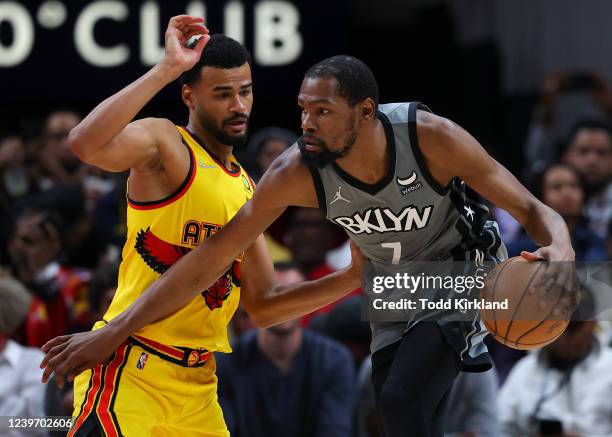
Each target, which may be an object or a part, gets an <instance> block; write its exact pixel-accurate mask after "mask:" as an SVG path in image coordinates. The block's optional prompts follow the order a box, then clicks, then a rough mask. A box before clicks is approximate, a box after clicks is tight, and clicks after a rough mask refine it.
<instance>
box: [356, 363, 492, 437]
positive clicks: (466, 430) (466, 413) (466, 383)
mask: <svg viewBox="0 0 612 437" xmlns="http://www.w3.org/2000/svg"><path fill="white" fill-rule="evenodd" d="M358 383H359V400H358V406H357V437H379V436H380V437H382V435H383V434H382V430H381V429H380V428H379V424H378V420H377V417H376V408H375V405H374V387H373V385H372V360H371V358H370V357H368V358H366V359H365V360H364V362H363V365H362V366H361V369H360V370H359V376H358ZM445 402H446V405H445V407H444V409H445V422H444V435H445V436H446V437H486V436H491V437H497V436H498V435H499V420H498V418H497V416H498V408H497V377H496V373H495V369H491V370H489V371H487V372H484V373H466V372H461V373H459V376H457V379H455V382H454V383H453V386H452V388H451V390H450V391H449V393H448V395H447V398H446V401H445Z"/></svg>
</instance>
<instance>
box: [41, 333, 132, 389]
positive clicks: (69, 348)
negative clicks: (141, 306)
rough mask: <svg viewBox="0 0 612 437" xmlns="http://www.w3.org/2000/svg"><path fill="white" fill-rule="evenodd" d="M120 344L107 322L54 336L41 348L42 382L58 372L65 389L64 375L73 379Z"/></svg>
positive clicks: (57, 378)
mask: <svg viewBox="0 0 612 437" xmlns="http://www.w3.org/2000/svg"><path fill="white" fill-rule="evenodd" d="M120 344H121V341H117V339H116V338H115V337H114V336H113V335H112V332H111V330H109V329H108V325H107V326H106V327H104V328H101V329H98V330H96V331H86V332H80V333H77V334H72V335H62V336H61V337H55V338H54V339H52V340H50V341H48V342H47V343H45V344H44V345H43V347H42V348H41V349H42V351H43V352H44V353H45V357H44V359H43V360H42V362H41V363H40V368H41V369H45V370H44V372H43V376H42V378H41V381H42V382H43V383H46V382H47V381H48V380H49V378H50V377H51V374H52V373H55V382H56V384H57V386H58V387H59V388H63V387H64V378H66V379H67V380H68V381H69V382H70V381H73V380H74V378H76V376H77V375H78V374H79V373H81V372H83V371H85V370H87V369H91V368H93V367H95V366H97V365H98V364H100V363H103V362H104V361H106V360H107V359H108V358H109V357H110V356H111V355H112V354H113V352H114V351H115V349H117V347H118V346H119V345H120Z"/></svg>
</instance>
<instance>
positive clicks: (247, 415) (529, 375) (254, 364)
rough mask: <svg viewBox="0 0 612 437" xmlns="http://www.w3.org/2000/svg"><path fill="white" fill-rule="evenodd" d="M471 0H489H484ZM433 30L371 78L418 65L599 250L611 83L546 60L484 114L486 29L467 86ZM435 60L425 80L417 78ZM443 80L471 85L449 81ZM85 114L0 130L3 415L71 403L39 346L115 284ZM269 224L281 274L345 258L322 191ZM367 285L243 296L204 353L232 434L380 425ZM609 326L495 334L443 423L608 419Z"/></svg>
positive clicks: (611, 163)
mask: <svg viewBox="0 0 612 437" xmlns="http://www.w3.org/2000/svg"><path fill="white" fill-rule="evenodd" d="M397 3H402V2H397ZM406 3H408V2H406ZM423 3H425V2H423ZM498 3H499V4H501V3H502V2H498ZM361 4H362V6H361V9H360V14H361V16H362V17H363V19H364V20H366V19H367V20H368V23H370V22H371V23H373V24H372V25H373V26H376V23H377V19H380V18H377V16H376V14H375V13H376V11H374V10H373V9H371V8H372V7H373V6H369V5H370V4H372V5H374V3H373V2H361ZM453 4H455V5H459V6H461V4H463V2H462V1H459V0H457V1H455V2H453ZM474 4H475V3H474ZM477 4H478V5H480V6H479V7H481V8H485V9H486V8H488V7H489V6H488V5H489V3H488V2H487V1H479V2H477ZM499 4H498V6H499ZM506 4H507V3H506ZM555 7H556V6H555ZM465 10H469V11H472V9H470V8H463V7H458V8H457V10H456V13H458V14H460V11H465ZM399 15H401V14H398V16H399ZM460 15H461V14H460ZM473 16H476V17H478V16H480V15H478V14H473ZM473 16H470V17H467V15H466V19H468V18H469V19H470V20H472V19H473ZM485 16H486V15H483V17H485ZM417 18H419V19H418V20H417V19H415V20H414V23H412V26H411V27H410V29H409V30H408V31H407V30H406V28H405V26H404V23H400V24H401V26H399V25H398V27H397V29H395V30H393V29H392V30H391V31H388V32H387V34H386V35H387V37H388V39H389V40H391V39H392V37H393V36H398V35H408V36H404V38H405V39H411V38H412V37H414V36H416V35H419V36H420V35H423V34H425V33H426V32H429V30H430V29H429V28H427V26H426V25H425V24H419V23H427V20H426V19H425V20H424V19H422V18H423V16H418V17H417ZM425 18H426V17H425ZM387 19H388V20H389V17H387ZM445 19H446V18H445ZM484 21H486V20H483V22H484ZM458 23H461V21H460V20H459V21H458ZM470 23H471V21H470ZM485 24H487V23H484V24H483V26H484V27H487V26H485ZM379 26H380V27H381V28H382V27H383V25H382V24H379ZM384 26H388V23H386V22H385V23H384ZM606 26H607V23H606ZM459 27H461V26H460V25H459ZM472 28H473V26H472V27H470V26H466V29H468V31H464V33H465V35H464V38H467V39H469V38H470V36H473V35H471V33H470V31H469V29H472ZM376 29H377V28H376V27H374V30H373V31H372V32H371V34H372V35H374V34H376V32H375V30H376ZM359 31H360V32H361V29H360V30H359ZM538 31H539V29H538ZM394 32H396V33H397V35H396V33H394ZM410 32H411V33H410ZM448 32H450V30H449V31H448ZM398 38H399V36H398ZM440 40H441V41H442V40H443V38H442V37H440ZM400 41H403V40H401V39H400ZM444 41H452V38H447V39H446V40H444ZM379 44H380V42H379V41H377V39H376V38H366V40H365V41H363V40H360V47H361V50H362V51H364V52H365V51H366V50H369V49H372V47H374V49H372V50H371V53H370V54H369V57H368V59H367V60H368V62H369V63H370V64H371V65H372V66H373V67H374V66H378V65H382V64H383V63H387V61H388V54H387V52H385V51H381V50H378V49H379V46H378V45H379ZM370 46H372V47H370ZM434 48H436V50H431V47H430V46H428V47H427V48H426V49H425V48H419V47H414V48H413V49H414V50H415V51H416V54H414V55H413V58H412V59H417V58H418V59H420V60H421V61H422V63H423V64H427V65H434V67H431V68H422V69H412V70H411V71H410V74H411V75H412V76H410V77H411V80H410V81H408V80H406V81H403V82H401V81H400V80H399V79H398V75H397V72H396V70H395V69H392V68H388V69H384V68H379V69H378V71H377V69H376V68H373V69H374V70H375V73H376V74H377V77H378V80H379V82H380V84H381V95H382V96H383V97H384V96H385V93H386V94H387V95H389V94H391V91H390V90H389V88H388V87H387V88H386V91H385V86H384V85H383V83H385V84H386V83H387V82H391V83H393V86H395V87H396V88H395V90H396V91H398V90H399V91H398V94H401V93H402V92H403V91H405V90H406V89H407V87H408V85H406V84H407V83H418V84H419V86H420V83H421V82H420V81H421V79H423V81H424V82H427V83H428V85H426V86H425V88H424V89H425V91H424V92H423V94H424V96H423V97H421V96H417V97H419V98H422V99H423V100H424V103H429V102H428V100H427V99H428V98H429V99H431V100H434V103H436V104H435V105H432V108H433V109H434V111H435V110H436V109H440V110H441V111H444V110H446V109H449V108H450V109H452V110H455V113H457V114H458V116H457V117H452V116H451V118H454V119H456V121H459V122H461V123H462V124H464V125H465V126H466V127H467V128H468V130H469V131H470V132H472V133H473V134H474V135H475V136H476V137H477V139H479V140H480V141H481V142H482V143H483V145H484V146H485V147H486V148H487V150H489V151H490V153H491V154H492V155H493V156H495V157H496V158H497V159H498V160H499V161H500V162H501V163H502V164H504V165H507V166H508V168H510V169H511V170H512V173H513V174H515V176H516V177H517V178H518V179H519V180H520V181H521V182H522V183H523V184H524V185H525V186H527V187H528V188H529V189H530V191H531V192H532V193H533V194H534V195H535V196H537V197H538V198H539V199H540V200H542V201H543V202H544V203H545V204H547V205H549V206H550V207H551V208H553V209H554V210H556V211H557V212H558V213H559V214H560V215H561V216H562V217H563V219H564V220H565V222H566V223H567V225H568V228H569V230H570V233H571V235H572V241H573V246H574V249H575V252H576V259H577V260H578V261H594V262H598V261H609V260H610V259H611V258H612V93H611V91H610V87H609V84H608V83H607V81H606V80H605V79H604V78H602V77H600V76H599V75H598V74H595V73H592V72H589V71H581V72H575V71H567V72H560V71H555V72H551V73H549V74H546V75H544V80H543V81H542V84H541V85H540V89H539V91H538V92H537V97H536V98H535V99H531V100H524V101H521V102H520V105H518V104H516V103H517V101H518V98H515V101H514V102H511V104H510V105H506V106H512V108H511V109H512V110H511V111H510V110H508V111H507V112H508V113H511V114H512V117H508V116H507V115H508V114H505V115H506V120H504V121H505V124H504V123H501V122H499V120H498V122H497V123H493V122H491V121H492V120H493V118H494V116H499V113H500V112H502V110H501V109H494V108H501V106H500V105H497V104H498V103H499V102H498V101H496V100H495V98H496V97H495V96H496V95H497V94H495V93H491V92H489V90H490V89H493V88H496V87H498V85H499V84H497V83H494V82H495V80H496V79H491V78H493V77H495V75H494V74H492V73H491V74H489V76H490V77H489V76H487V77H486V78H485V77H484V75H483V76H480V75H479V74H483V73H482V72H483V71H485V72H490V70H491V68H490V67H491V65H493V64H495V63H494V62H493V61H490V58H492V57H487V56H481V55H482V54H483V53H484V55H487V53H489V51H490V48H491V47H490V45H488V43H487V44H483V45H481V46H470V47H468V48H467V49H465V48H462V50H464V51H463V52H462V53H461V54H462V56H464V57H465V59H467V60H468V61H469V62H463V63H461V62H458V63H457V64H461V65H459V66H457V67H456V68H459V70H460V73H461V72H462V73H463V74H464V76H466V77H468V79H467V82H465V81H464V84H466V83H467V85H471V86H463V87H462V86H458V85H457V84H458V83H459V82H458V81H457V79H456V78H457V77H458V76H460V74H456V75H452V74H450V73H449V72H448V70H447V69H445V68H442V67H444V65H443V63H444V62H445V60H446V59H447V58H448V59H451V60H452V59H455V58H454V57H453V56H456V54H455V55H453V53H454V52H453V53H451V52H450V49H449V48H448V47H446V46H444V45H440V46H434ZM355 54H356V55H360V53H355ZM447 55H448V56H447ZM377 56H378V58H377ZM470 56H471V57H470ZM481 59H485V61H483V60H481ZM487 60H488V61H487ZM489 61H490V63H487V62H489ZM519 61H520V59H519V60H518V61H517V62H519ZM470 68H471V69H470ZM508 70H510V69H508ZM505 74H506V76H507V77H506V81H508V77H509V73H507V72H505ZM430 75H434V76H432V78H430V79H431V80H429V81H427V80H425V79H427V78H426V77H425V76H428V77H429V76H430ZM517 80H518V79H517ZM470 81H471V82H470ZM506 86H508V85H507V84H506ZM402 87H403V88H402ZM450 88H453V89H454V90H455V91H456V92H458V93H459V94H460V93H461V92H463V91H464V92H465V93H470V94H471V93H472V92H474V93H475V96H476V97H475V98H472V97H470V98H469V99H468V98H466V99H464V100H460V99H456V98H453V99H451V98H447V93H446V92H445V91H446V90H448V89H450ZM457 90H458V91H457ZM462 90H463V91H462ZM434 93H435V94H434ZM258 98H259V97H258ZM287 99H294V96H293V95H292V96H288V97H287ZM291 101H293V100H291ZM462 102H468V103H462ZM90 103H92V104H93V102H90ZM506 103H507V102H506ZM462 104H463V106H461V105H462ZM496 105H497V106H496ZM468 106H471V108H468ZM463 109H470V110H469V111H468V110H466V111H463V112H462V110H463ZM505 109H508V108H507V107H506V108H505ZM274 110H275V108H266V107H265V106H262V107H257V106H256V111H257V112H258V113H259V114H261V113H268V114H272V115H268V116H267V117H262V116H261V115H259V117H260V118H259V120H262V119H264V120H265V119H273V117H274V115H273V113H274ZM296 114H297V113H296ZM83 115H84V114H82V113H78V112H76V111H75V110H73V109H72V108H60V107H58V108H56V109H54V110H53V111H51V112H50V113H48V114H47V115H46V117H45V118H44V119H36V120H35V121H34V122H33V121H32V120H30V119H28V120H25V121H24V122H23V123H16V124H14V126H16V128H15V129H16V130H10V129H3V130H0V417H2V416H13V417H34V416H68V415H71V414H72V391H71V390H72V389H71V387H70V385H69V384H68V385H66V386H65V388H64V389H63V390H59V389H58V388H57V387H56V385H55V384H54V382H53V381H51V383H49V384H48V385H43V384H41V383H40V377H41V374H42V370H40V369H39V368H38V363H39V362H40V361H41V360H42V357H43V353H42V352H41V351H40V347H41V346H42V345H43V344H44V343H45V342H47V341H48V340H50V339H52V338H53V337H55V336H58V335H64V334H68V333H74V332H80V331H84V330H89V329H90V328H91V327H92V325H93V323H94V322H95V321H96V320H99V319H101V317H102V315H103V314H104V312H105V311H106V308H107V307H108V305H109V303H110V302H111V300H112V298H113V296H114V293H115V290H116V287H117V272H118V266H119V263H120V261H121V251H122V248H123V243H124V241H125V230H126V224H125V218H126V213H125V212H126V208H127V203H126V180H127V176H128V175H127V174H111V173H107V172H104V171H101V170H100V169H98V168H95V167H92V166H90V165H87V164H84V163H82V162H81V161H79V160H78V159H77V158H76V156H74V155H73V154H72V152H70V151H69V150H68V149H67V147H66V140H67V137H68V133H69V132H70V130H71V129H72V128H73V127H74V126H76V125H77V124H78V123H79V121H80V120H81V117H82V116H83ZM440 115H443V116H446V115H449V114H445V113H440ZM498 118H500V119H501V118H503V117H498ZM508 118H511V120H508ZM296 121H297V118H296ZM0 125H1V124H0ZM296 125H297V124H296V123H294V124H293V126H296ZM298 135H299V132H293V131H291V130H288V129H286V128H285V127H278V126H269V127H264V128H262V127H261V125H259V126H258V127H257V129H256V131H253V132H251V133H250V141H249V142H248V144H247V146H246V147H244V148H243V149H240V150H237V151H236V155H237V156H238V158H239V161H240V162H241V164H242V165H243V167H245V168H246V169H247V171H248V172H249V174H250V175H251V176H252V177H253V179H254V180H255V181H257V180H258V179H259V178H260V177H261V176H262V175H263V173H264V172H265V171H266V169H267V168H268V167H269V166H270V164H271V163H272V161H273V160H274V159H275V158H276V157H277V156H278V155H280V154H281V153H282V152H283V151H284V150H285V149H286V148H287V147H289V146H290V145H291V144H292V143H293V142H294V141H295V139H296V138H297V136H298ZM491 211H492V212H491V213H492V216H493V218H495V219H496V220H497V221H498V223H499V225H500V230H501V232H502V237H503V240H504V242H505V244H506V246H507V248H508V252H509V256H516V255H519V254H520V252H521V251H522V250H528V251H532V250H535V248H536V247H537V246H536V244H535V243H534V242H533V241H532V240H531V239H530V238H529V236H528V235H527V234H526V233H525V232H524V230H523V229H522V227H521V226H520V224H519V223H517V222H516V221H515V220H514V219H513V218H512V217H511V216H510V215H509V214H508V212H506V211H504V210H501V209H497V208H492V209H491ZM266 238H267V241H268V243H269V248H270V252H271V254H272V257H273V260H274V262H275V267H276V274H277V280H278V281H279V282H285V283H292V282H298V281H302V280H305V279H307V280H312V279H317V278H320V277H322V276H324V275H326V274H328V273H330V272H333V271H335V270H337V269H339V268H342V267H343V266H344V265H346V264H347V263H348V262H350V250H349V246H348V242H347V240H346V235H344V234H343V232H342V231H341V230H340V229H339V228H337V227H335V226H334V225H332V224H330V223H329V222H327V221H326V220H325V217H324V215H323V213H322V212H321V211H319V210H316V209H290V210H288V211H287V212H286V213H285V214H284V215H283V216H281V218H279V220H278V221H277V222H276V223H275V224H274V225H273V226H272V227H271V228H270V229H269V230H268V231H267V232H266ZM363 301H364V297H363V295H362V293H361V290H355V291H354V292H353V293H351V294H350V295H348V296H347V297H346V298H344V299H342V300H341V301H339V302H338V303H336V304H334V305H330V306H328V307H325V308H322V309H321V310H319V311H317V312H316V313H314V314H310V315H308V316H305V317H303V318H302V319H300V320H294V321H290V322H286V323H283V324H281V325H278V326H275V327H272V328H269V329H258V328H257V327H256V326H255V325H254V323H253V322H252V320H251V319H250V318H249V316H248V314H247V313H246V312H245V311H244V309H243V308H241V307H239V309H238V311H237V312H236V314H235V316H234V318H233V320H232V322H231V325H230V327H229V329H230V333H231V337H232V343H233V349H234V352H233V353H232V354H227V355H225V354H217V356H216V361H217V372H218V377H219V398H220V403H221V406H222V408H223V411H224V416H225V419H226V421H227V423H228V427H229V429H230V432H231V434H232V436H235V437H245V436H248V437H251V436H254V437H258V436H262V437H263V436H267V437H275V436H279V437H280V436H283V437H311V436H317V437H376V436H380V435H381V433H380V430H379V428H378V425H377V419H376V413H375V410H374V400H373V389H372V387H371V382H370V375H371V360H370V352H369V351H370V349H369V342H370V328H369V324H368V323H367V322H365V321H364V320H363V318H362V316H361V314H362V305H363ZM587 302H588V299H587ZM611 332H612V331H611V330H610V328H609V324H608V323H606V322H605V321H602V322H594V321H573V322H572V323H571V324H570V325H569V327H568V329H567V331H566V333H564V334H563V336H561V337H560V338H559V339H558V340H557V341H556V342H555V343H553V344H552V345H550V346H547V347H545V348H544V349H542V350H540V351H537V352H534V353H529V354H526V353H524V352H520V351H516V350H513V349H509V348H506V347H504V346H502V345H500V344H498V343H495V342H492V341H489V342H488V345H489V348H490V351H491V354H492V357H493V359H494V362H495V367H494V369H493V370H491V371H489V372H485V373H479V374H468V373H462V374H460V376H459V378H458V379H457V381H456V382H455V384H454V386H453V388H452V390H451V391H450V392H449V394H448V396H447V398H446V401H445V402H446V403H445V409H446V412H447V418H446V434H447V435H448V436H455V437H475V436H497V435H507V436H526V435H531V434H535V435H563V436H566V437H570V436H576V435H585V436H586V435H589V436H590V435H601V436H605V435H608V436H609V435H612V402H610V399H612V344H611V341H612V335H611ZM415 359H418V352H417V351H415ZM64 434H65V433H64ZM5 435H11V436H17V435H21V434H19V433H18V432H16V431H11V432H9V430H8V429H2V428H1V427H0V436H5ZM29 435H32V434H29ZM57 435H62V433H57ZM407 435H409V434H407Z"/></svg>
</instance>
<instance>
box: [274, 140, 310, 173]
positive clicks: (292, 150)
mask: <svg viewBox="0 0 612 437" xmlns="http://www.w3.org/2000/svg"><path fill="white" fill-rule="evenodd" d="M266 173H269V174H270V177H274V178H276V179H280V180H285V181H287V180H294V179H299V178H302V177H306V176H308V175H309V171H308V167H307V166H306V164H305V163H304V160H303V159H302V154H301V152H300V149H299V147H298V144H297V143H294V144H293V145H291V146H290V147H289V148H288V149H287V150H285V151H284V152H283V153H282V154H281V155H280V156H279V157H278V158H276V159H275V160H274V162H272V164H271V165H270V168H269V169H268V171H267V172H266Z"/></svg>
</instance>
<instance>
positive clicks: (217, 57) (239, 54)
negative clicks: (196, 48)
mask: <svg viewBox="0 0 612 437" xmlns="http://www.w3.org/2000/svg"><path fill="white" fill-rule="evenodd" d="M193 45H195V41H194V42H193V43H192V44H188V47H192V46H193ZM245 63H248V64H249V65H251V54H250V53H249V51H248V50H247V49H246V48H245V47H244V46H243V45H242V44H240V43H239V42H238V41H236V40H235V39H232V38H230V37H229V36H225V35H221V34H219V33H217V34H214V35H211V37H210V41H208V43H207V44H206V47H204V51H203V52H202V56H200V60H199V61H198V62H197V63H196V64H195V65H194V66H193V67H191V69H189V70H187V71H185V72H184V73H183V74H181V77H180V78H179V83H180V84H181V86H183V85H193V84H195V83H197V82H198V81H199V80H200V73H201V71H202V69H203V68H204V67H215V68H236V67H241V66H242V65H244V64H245Z"/></svg>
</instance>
